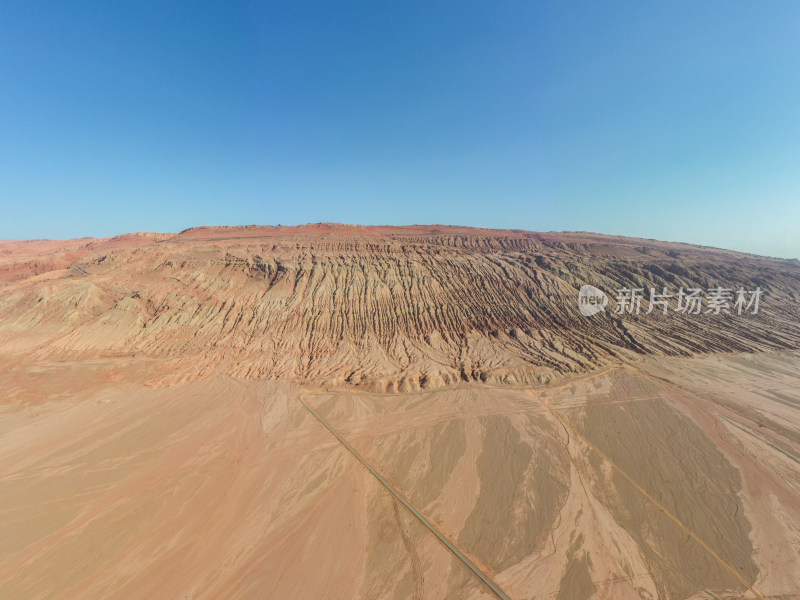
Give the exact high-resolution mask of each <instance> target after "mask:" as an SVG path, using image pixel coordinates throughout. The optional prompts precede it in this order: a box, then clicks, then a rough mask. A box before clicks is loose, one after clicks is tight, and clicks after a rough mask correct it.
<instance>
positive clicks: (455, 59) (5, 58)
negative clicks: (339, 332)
mask: <svg viewBox="0 0 800 600" xmlns="http://www.w3.org/2000/svg"><path fill="white" fill-rule="evenodd" d="M799 31H800V2H797V1H794V0H792V1H790V2H777V1H770V2H755V1H750V2H744V1H742V2H730V1H726V2H713V1H705V0H704V1H702V2H697V1H691V2H665V1H661V0H659V1H654V2H646V1H635V2H634V1H631V2H606V1H604V2H575V3H572V2H533V1H530V0H529V1H520V2H508V1H497V0H495V1H490V0H484V1H481V2H472V1H469V0H459V1H447V2H436V1H434V0H427V1H424V2H420V1H415V0H403V1H402V2H399V1H398V2H394V1H379V2H376V1H374V0H373V1H369V2H366V1H358V0H355V1H351V2H314V1H309V2H297V1H287V2H283V1H269V2H169V1H165V0H160V1H155V2H150V1H136V2H125V1H120V2H107V1H105V0H104V1H95V2H92V1H85V2H62V1H58V2H55V1H43V2H30V1H28V0H25V1H20V2H17V1H15V0H13V1H9V0H5V1H4V2H2V3H0V238H33V237H36V238H40V237H58V238H63V237H82V236H107V235H114V234H117V233H123V232H129V231H143V230H147V231H178V230H180V229H183V228H185V227H189V226H194V225H210V224H225V225H233V224H251V223H259V224H278V223H282V224H299V223H305V222H316V221H341V222H346V223H362V224H383V223H389V224H409V223H447V224H461V225H474V226H482V227H502V228H525V229H531V230H541V231H550V230H589V231H597V232H601V233H613V234H623V235H632V236H641V237H650V238H657V239H664V240H677V241H686V242H693V243H700V244H707V245H714V246H721V247H726V248H734V249H738V250H744V251H750V252H756V253H760V254H768V255H774V256H785V257H798V256H800V34H798V32H799Z"/></svg>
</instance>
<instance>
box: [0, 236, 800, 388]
mask: <svg viewBox="0 0 800 600" xmlns="http://www.w3.org/2000/svg"><path fill="white" fill-rule="evenodd" d="M586 284H588V285H592V286H595V287H597V288H599V289H601V290H603V291H605V292H606V293H607V294H608V295H609V297H610V301H609V305H608V307H607V308H606V310H605V311H604V312H601V313H599V314H597V315H594V316H591V317H584V316H582V315H581V314H580V312H579V310H578V299H577V295H578V290H579V289H580V287H581V286H583V285H586ZM623 287H627V288H637V287H638V288H644V290H645V292H644V295H645V300H643V301H642V304H641V314H639V315H635V314H628V313H624V314H616V312H615V307H616V302H615V296H616V293H617V290H618V289H619V288H623ZM651 287H654V288H656V289H657V290H658V291H662V290H663V288H664V287H667V288H668V291H671V292H672V293H674V292H676V291H677V290H678V289H679V288H680V287H683V288H700V289H702V290H708V289H709V288H713V287H725V288H733V289H734V290H737V289H739V288H741V287H744V288H746V289H748V290H752V289H755V288H757V287H758V288H760V289H761V290H762V291H763V296H762V297H761V301H760V307H759V312H758V314H751V312H748V311H745V312H743V314H741V315H739V314H737V311H735V310H732V311H731V314H725V313H721V314H713V313H712V314H697V315H695V314H682V313H679V312H675V311H674V310H673V308H674V307H673V306H672V305H674V299H673V300H672V305H671V308H670V310H669V312H668V314H666V315H664V314H662V312H661V308H657V309H656V310H655V311H653V312H652V313H651V314H644V313H645V312H646V311H647V309H648V302H647V299H648V297H649V292H648V290H649V288H651ZM798 347H800V263H798V262H797V261H789V260H780V259H771V258H764V257H757V256H752V255H746V254H740V253H735V252H730V251H723V250H717V249H712V248H704V247H697V246H690V245H685V244H675V243H663V242H655V241H651V240H642V239H630V238H620V237H611V236H601V235H595V234H589V233H531V232H525V231H497V230H481V229H468V228H458V227H445V226H418V227H417V226H415V227H360V226H344V225H334V224H319V225H307V226H302V227H236V228H194V229H190V230H186V231H184V232H181V233H180V234H174V235H173V234H132V235H126V236H119V237H116V238H110V239H102V240H97V239H82V240H73V241H69V242H51V241H47V242H0V352H2V353H4V354H6V355H22V354H24V355H29V356H34V357H38V358H43V357H48V358H87V357H91V356H108V355H137V356H148V357H152V358H158V359H161V360H162V361H164V364H165V366H166V367H167V369H166V370H167V371H168V372H169V373H170V375H169V376H168V377H166V378H164V377H161V378H158V379H154V380H153V382H152V383H153V384H163V383H171V382H173V381H176V380H186V379H197V378H204V377H207V376H208V375H209V374H210V373H212V372H214V371H217V370H219V369H223V370H224V371H226V372H228V373H230V374H232V375H234V376H236V377H240V378H251V379H252V378H260V379H285V380H294V381H308V380H313V381H317V382H323V383H326V384H329V385H340V384H357V385H361V386H363V387H365V388H368V389H374V390H379V391H408V390H415V389H419V388H428V387H442V386H446V385H449V384H453V383H456V382H459V381H485V382H490V383H491V382H494V383H509V384H515V383H538V382H546V381H551V380H553V379H557V378H559V377H560V376H562V375H563V374H566V373H574V372H581V371H586V370H590V369H593V368H595V367H597V366H600V365H603V364H606V363H608V362H610V361H616V360H620V359H622V360H626V361H629V360H633V359H635V358H636V357H638V356H643V355H652V354H655V355H680V356H686V355H692V354H700V353H706V352H720V351H722V352H725V351H752V350H764V349H782V348H798Z"/></svg>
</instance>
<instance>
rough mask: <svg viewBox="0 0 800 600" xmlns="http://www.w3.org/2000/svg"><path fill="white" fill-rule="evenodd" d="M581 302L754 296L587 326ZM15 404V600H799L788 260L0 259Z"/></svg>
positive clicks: (418, 235) (655, 247)
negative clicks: (723, 306) (721, 306)
mask: <svg viewBox="0 0 800 600" xmlns="http://www.w3.org/2000/svg"><path fill="white" fill-rule="evenodd" d="M584 284H590V285H593V286H596V287H598V288H599V289H603V290H606V291H607V292H610V291H612V290H617V289H618V288H621V287H643V288H649V287H657V288H659V289H661V288H663V287H668V288H670V289H677V288H679V287H685V288H695V287H697V288H702V289H704V290H705V289H708V288H710V287H712V286H725V287H730V288H735V289H738V288H739V287H740V286H744V287H746V288H748V289H752V288H755V287H759V288H760V289H762V290H763V291H764V296H763V298H762V301H761V307H760V310H759V312H758V314H741V315H739V314H736V313H735V311H733V312H732V313H731V314H724V313H723V314H698V315H693V314H682V313H679V312H675V311H670V312H669V314H663V313H661V312H660V311H654V312H653V313H651V314H649V315H648V314H644V310H643V311H642V314H640V315H632V314H622V315H618V314H616V313H615V311H614V305H615V301H614V298H613V294H611V293H610V294H609V295H611V296H612V299H611V302H610V304H609V306H608V307H607V310H606V311H604V312H601V313H600V314H597V315H594V316H592V317H584V316H582V315H581V314H580V313H579V311H578V304H577V293H578V289H579V288H580V287H581V286H582V285H584ZM646 304H647V303H646V302H645V303H644V305H643V306H646ZM0 390H2V394H1V395H0V598H2V599H3V600H22V599H52V598H58V599H61V598H70V599H71V598H76V599H77V598H81V599H92V600H94V599H100V598H103V599H104V598H113V599H128V598H130V599H139V598H141V599H147V600H151V599H168V600H171V599H189V598H197V599H200V598H203V599H206V598H209V599H210V598H214V599H217V598H222V599H228V598H231V599H238V598H248V599H249V598H257V599H261V600H267V599H273V600H285V599H343V600H346V599H356V598H363V599H379V598H394V599H406V598H409V599H414V600H421V599H452V600H455V599H461V598H464V599H479V598H487V599H488V598H512V599H534V598H535V599H554V600H555V599H558V600H562V599H576V600H579V599H586V598H604V599H628V598H630V599H648V600H649V599H656V598H663V599H678V598H680V599H684V598H694V599H711V598H719V599H732V598H752V599H759V598H760V599H765V598H769V599H775V600H778V599H780V600H789V599H792V598H800V262H798V261H793V260H782V259H773V258H766V257H758V256H753V255H747V254H740V253H736V252H732V251H724V250H718V249H714V248H707V247H698V246H690V245H686V244H677V243H666V242H657V241H653V240H643V239H631V238H621V237H612V236H602V235H597V234H589V233H534V232H526V231H498V230H481V229H468V228H459V227H446V226H409V227H361V226H346V225H337V224H315V225H307V226H302V227H280V226H277V227H255V226H251V227H235V228H223V227H208V228H193V229H189V230H186V231H184V232H181V233H180V234H154V233H141V234H128V235H123V236H118V237H116V238H109V239H90V238H86V239H79V240H69V241H46V240H35V241H25V242H20V241H6V242H0Z"/></svg>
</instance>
